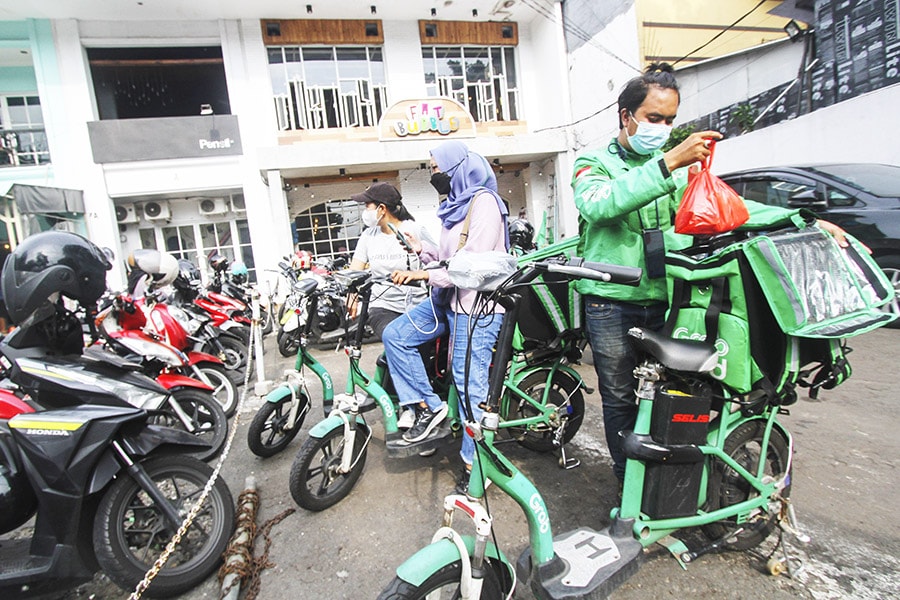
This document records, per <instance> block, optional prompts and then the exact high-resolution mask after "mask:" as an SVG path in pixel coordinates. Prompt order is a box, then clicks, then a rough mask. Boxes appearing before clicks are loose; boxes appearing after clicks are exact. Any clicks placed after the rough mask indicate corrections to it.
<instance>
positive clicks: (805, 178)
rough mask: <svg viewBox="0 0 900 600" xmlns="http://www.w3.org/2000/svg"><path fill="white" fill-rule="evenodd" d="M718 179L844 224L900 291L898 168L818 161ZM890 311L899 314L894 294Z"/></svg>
mask: <svg viewBox="0 0 900 600" xmlns="http://www.w3.org/2000/svg"><path fill="white" fill-rule="evenodd" d="M720 177H721V178H722V179H723V180H724V181H725V182H726V183H728V184H729V185H730V186H731V187H733V188H734V189H735V190H736V191H737V192H738V193H739V194H740V195H741V196H743V197H744V198H746V199H748V200H755V201H756V202H762V203H764V204H773V205H775V206H783V207H786V208H808V209H810V210H812V211H813V212H815V213H816V214H817V215H818V216H819V217H820V218H822V219H825V220H827V221H831V222H832V223H835V224H837V225H840V226H841V227H843V228H844V230H845V231H847V232H848V233H850V234H852V235H853V236H854V237H856V238H857V239H858V240H859V241H861V242H862V243H864V244H865V245H867V246H868V247H869V248H871V250H872V256H873V257H874V258H875V261H876V262H877V263H878V264H879V266H881V268H882V269H883V270H884V272H885V273H886V274H887V276H888V278H890V280H891V282H892V283H893V284H894V290H895V291H898V290H900V167H898V166H893V165H881V164H873V163H858V164H853V163H841V164H817V165H803V166H788V167H766V168H762V169H747V170H745V171H735V172H732V173H727V174H725V175H720ZM888 309H889V310H890V312H892V313H894V314H898V313H900V300H898V298H897V296H896V295H895V297H894V300H893V302H891V304H890V305H889V307H888ZM895 323H896V322H895Z"/></svg>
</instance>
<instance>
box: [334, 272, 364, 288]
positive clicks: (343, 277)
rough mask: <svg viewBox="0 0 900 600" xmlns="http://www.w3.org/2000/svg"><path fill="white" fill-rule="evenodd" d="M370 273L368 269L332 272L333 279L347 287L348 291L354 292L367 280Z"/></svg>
mask: <svg viewBox="0 0 900 600" xmlns="http://www.w3.org/2000/svg"><path fill="white" fill-rule="evenodd" d="M371 277H372V274H371V273H370V272H369V271H340V272H337V273H335V274H334V279H335V281H337V282H339V283H340V284H341V285H342V286H344V287H345V288H347V291H348V292H351V293H356V292H359V291H360V288H362V286H363V285H364V284H365V283H366V282H368V281H369V279H370V278H371Z"/></svg>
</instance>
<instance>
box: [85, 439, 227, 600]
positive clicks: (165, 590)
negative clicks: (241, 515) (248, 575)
mask: <svg viewBox="0 0 900 600" xmlns="http://www.w3.org/2000/svg"><path fill="white" fill-rule="evenodd" d="M142 466H143V467H144V470H145V471H146V472H147V475H148V476H149V477H150V480H151V481H153V483H154V484H155V485H156V487H158V488H159V490H160V491H161V492H162V493H163V495H164V496H165V497H166V498H167V499H168V500H169V502H171V503H172V505H173V507H174V508H175V510H176V511H177V512H178V513H180V514H181V513H184V514H186V513H187V511H188V510H189V509H190V507H191V506H192V504H193V503H194V502H195V501H196V499H197V498H198V497H199V496H200V493H201V492H202V491H203V486H204V485H206V482H207V480H209V478H210V475H212V469H210V468H209V466H208V465H206V464H204V463H202V462H200V461H198V460H197V459H195V458H192V457H190V456H178V455H169V456H159V457H155V458H150V459H147V460H144V461H143V462H142ZM233 527H234V502H233V501H232V498H231V493H230V492H229V491H228V486H227V485H226V484H225V481H224V480H222V478H219V479H217V480H216V482H215V484H213V486H212V490H211V491H210V494H209V496H208V497H207V499H206V502H205V504H204V505H203V509H202V510H201V511H200V512H199V513H198V514H197V517H196V518H195V519H194V521H193V523H192V524H191V527H190V528H189V529H188V530H187V534H186V535H185V536H184V537H183V538H182V540H181V543H180V544H179V545H178V546H177V548H176V550H175V552H174V553H173V554H172V555H171V556H170V557H169V561H168V562H167V563H166V566H165V567H164V568H163V569H162V570H161V571H160V572H159V574H158V575H157V576H156V577H155V578H154V579H153V582H152V583H151V584H150V587H149V588H147V592H146V594H147V595H148V596H150V597H163V598H168V597H171V596H176V595H178V594H181V593H184V592H187V591H188V590H190V589H192V588H194V587H195V586H196V585H198V584H199V583H200V582H202V581H203V580H204V579H206V578H207V577H208V576H209V575H210V574H211V573H212V572H213V571H214V570H215V569H216V567H217V566H218V564H219V563H220V562H221V561H222V552H223V551H224V550H225V546H226V545H227V544H228V537H229V536H230V535H231V530H232V528H233ZM174 533H175V529H174V528H173V527H172V526H171V525H170V524H169V522H168V521H167V520H166V519H165V518H163V514H162V511H161V509H160V508H159V507H158V506H157V504H156V503H155V502H154V500H153V499H152V498H150V496H148V495H147V493H146V492H145V491H144V490H143V489H141V487H140V486H139V485H138V484H137V483H136V482H135V481H134V479H132V478H131V477H126V476H122V477H119V478H118V479H117V480H116V481H115V482H114V483H113V484H112V485H111V486H110V487H109V489H108V490H107V491H106V493H105V494H104V495H103V499H102V501H101V502H100V505H99V507H98V508H97V516H96V517H95V519H94V527H93V541H94V549H95V551H96V555H97V562H98V563H100V566H101V567H102V568H103V571H104V572H105V573H106V574H107V576H109V578H110V579H111V580H112V581H114V582H115V583H116V584H117V585H119V586H120V587H122V588H125V589H133V588H134V587H135V585H137V583H138V582H139V581H140V580H141V579H142V578H143V577H144V573H146V572H147V570H148V569H149V568H150V567H151V566H152V565H153V562H154V561H155V560H156V557H157V556H159V554H160V553H161V552H162V550H163V549H164V548H165V547H166V544H168V542H169V540H170V539H171V538H172V535H173V534H174Z"/></svg>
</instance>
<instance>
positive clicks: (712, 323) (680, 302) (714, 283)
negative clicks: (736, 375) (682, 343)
mask: <svg viewBox="0 0 900 600" xmlns="http://www.w3.org/2000/svg"><path fill="white" fill-rule="evenodd" d="M702 283H705V284H707V285H709V288H710V293H711V296H710V298H709V304H708V305H707V307H706V317H705V318H704V325H705V327H706V341H708V342H709V343H710V344H713V345H714V344H715V343H716V338H717V337H718V335H719V315H720V314H722V309H723V308H724V306H725V298H726V296H727V293H728V279H727V278H726V277H714V278H713V279H709V280H707V281H706V282H702ZM693 285H694V287H697V286H696V283H694V284H693ZM690 300H691V288H690V287H689V285H688V283H687V282H686V281H685V280H684V279H679V278H676V279H673V280H672V303H671V304H670V306H669V316H668V317H667V318H666V324H665V326H664V327H663V333H665V334H666V335H667V336H670V337H671V335H672V332H673V331H674V330H675V323H676V322H677V321H678V312H679V311H680V310H681V308H682V307H683V306H688V305H690Z"/></svg>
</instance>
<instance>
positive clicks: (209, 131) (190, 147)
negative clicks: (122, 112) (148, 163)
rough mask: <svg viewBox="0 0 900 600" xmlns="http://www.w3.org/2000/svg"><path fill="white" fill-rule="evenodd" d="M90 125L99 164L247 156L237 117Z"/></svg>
mask: <svg viewBox="0 0 900 600" xmlns="http://www.w3.org/2000/svg"><path fill="white" fill-rule="evenodd" d="M87 125H88V135H89V136H90V139H91V150H92V151H93V153H94V162H95V163H97V164H104V163H116V162H129V161H137V160H161V159H170V158H202V157H210V156H240V155H241V154H242V153H243V151H242V149H241V135H240V132H239V131H238V118H237V116H235V115H208V116H191V117H165V118H153V119H119V120H110V121H93V122H90V123H88V124H87Z"/></svg>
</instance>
